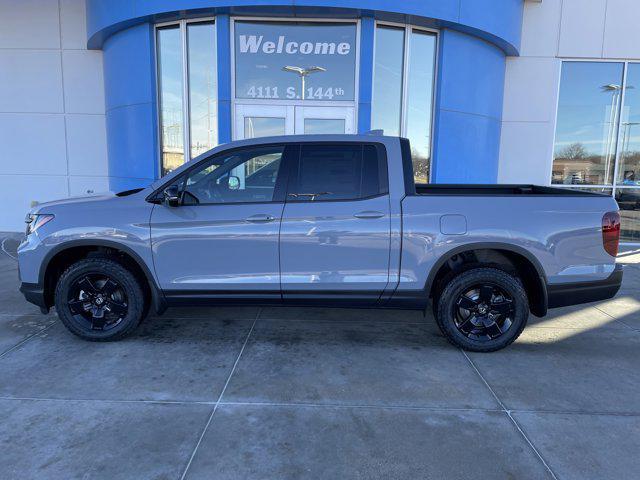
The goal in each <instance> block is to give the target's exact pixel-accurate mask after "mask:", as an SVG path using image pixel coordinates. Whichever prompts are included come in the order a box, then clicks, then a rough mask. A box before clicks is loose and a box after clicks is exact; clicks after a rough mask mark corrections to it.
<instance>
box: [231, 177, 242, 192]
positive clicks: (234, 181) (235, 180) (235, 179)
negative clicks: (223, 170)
mask: <svg viewBox="0 0 640 480" xmlns="http://www.w3.org/2000/svg"><path fill="white" fill-rule="evenodd" d="M228 188H229V190H238V189H239V188H240V179H239V178H238V177H235V176H233V175H232V176H230V177H229V181H228Z"/></svg>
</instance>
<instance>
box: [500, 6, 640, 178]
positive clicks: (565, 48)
mask: <svg viewBox="0 0 640 480" xmlns="http://www.w3.org/2000/svg"><path fill="white" fill-rule="evenodd" d="M639 22H640V1H639V0H543V1H542V2H541V3H540V2H537V1H535V2H534V1H525V8H524V18H523V25H522V47H521V52H520V53H521V56H520V57H510V58H508V59H507V70H506V82H505V83H506V84H505V96H504V110H503V123H502V139H501V148H500V166H499V170H498V181H499V182H501V183H537V184H543V185H544V184H549V183H550V181H551V165H552V159H553V143H554V138H555V117H556V107H557V103H558V90H559V85H560V68H561V61H562V59H563V58H567V59H626V60H638V59H640V28H639V27H638V24H639Z"/></svg>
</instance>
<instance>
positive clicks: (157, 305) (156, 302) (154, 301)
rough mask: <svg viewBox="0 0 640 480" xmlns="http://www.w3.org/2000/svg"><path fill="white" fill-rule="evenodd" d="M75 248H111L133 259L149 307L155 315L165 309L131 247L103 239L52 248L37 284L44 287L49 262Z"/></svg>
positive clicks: (66, 243) (70, 243)
mask: <svg viewBox="0 0 640 480" xmlns="http://www.w3.org/2000/svg"><path fill="white" fill-rule="evenodd" d="M76 247H108V248H113V249H114V250H119V251H121V252H123V253H125V254H126V255H128V256H129V257H131V258H132V259H133V261H134V262H135V263H136V264H137V265H138V267H139V268H140V270H141V271H142V273H143V274H144V276H145V278H146V281H147V284H148V285H149V290H150V291H151V305H152V307H153V309H154V311H155V312H156V313H157V314H159V315H160V314H162V313H164V311H165V310H166V309H167V301H166V299H165V297H164V293H163V292H162V290H161V289H160V287H159V286H158V284H157V282H156V279H155V277H154V276H153V273H152V272H151V270H150V269H149V267H148V266H147V264H146V263H145V262H144V260H142V258H141V257H140V255H138V254H137V253H136V252H135V251H134V250H133V249H132V248H131V247H128V246H126V245H123V244H121V243H118V242H115V241H113V240H104V239H86V240H69V241H68V242H64V243H61V244H59V245H56V246H55V247H53V248H52V249H51V250H50V251H49V252H47V254H46V255H45V257H44V259H43V260H42V264H41V265H40V270H39V272H38V283H39V284H40V285H42V287H43V288H44V287H45V276H46V273H47V269H48V268H49V264H50V263H51V260H52V259H53V258H54V257H55V256H56V255H58V254H59V253H62V252H64V251H65V250H69V249H71V248H76Z"/></svg>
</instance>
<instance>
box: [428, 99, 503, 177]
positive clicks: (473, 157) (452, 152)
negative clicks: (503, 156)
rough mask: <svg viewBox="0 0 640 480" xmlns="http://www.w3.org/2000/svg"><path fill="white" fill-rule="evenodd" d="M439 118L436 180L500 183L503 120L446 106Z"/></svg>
mask: <svg viewBox="0 0 640 480" xmlns="http://www.w3.org/2000/svg"><path fill="white" fill-rule="evenodd" d="M438 121H439V123H440V125H439V128H438V135H439V139H438V150H437V156H436V160H435V162H436V163H437V166H436V175H435V177H434V178H433V181H434V183H496V182H497V179H498V153H499V148H500V128H501V122H500V121H499V120H496V119H493V118H489V117H483V116H480V115H474V114H473V113H463V112H450V111H446V110H445V111H441V112H440V114H439V116H438Z"/></svg>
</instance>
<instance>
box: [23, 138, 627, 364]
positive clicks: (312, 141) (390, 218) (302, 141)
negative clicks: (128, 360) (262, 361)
mask: <svg viewBox="0 0 640 480" xmlns="http://www.w3.org/2000/svg"><path fill="white" fill-rule="evenodd" d="M410 152H411V149H410V145H409V142H408V141H407V140H405V139H400V138H393V137H383V136H367V135H363V136H354V135H348V136H347V135H327V136H290V137H273V138H261V139H253V140H245V141H240V142H235V143H232V144H229V145H223V146H220V147H217V148H215V149H213V150H211V151H210V152H207V153H206V154H204V155H202V156H200V157H198V158H196V159H195V160H193V161H192V162H190V163H187V164H185V165H183V166H182V167H180V168H178V169H177V170H175V171H173V172H171V173H170V174H169V175H167V176H166V177H164V178H162V179H160V180H158V181H156V182H155V183H154V184H152V185H151V186H149V187H148V188H144V189H138V190H131V191H127V192H122V193H119V194H115V195H105V196H94V197H86V198H76V199H68V200H63V201H59V202H50V203H45V204H42V205H38V206H37V207H35V208H34V209H33V210H32V211H31V212H30V213H29V215H28V218H27V225H28V226H27V236H26V239H25V240H24V242H23V243H22V244H21V245H20V247H19V250H18V254H19V263H20V276H21V281H22V286H21V290H22V292H23V293H24V295H25V297H26V298H27V300H29V301H30V302H33V303H35V304H36V305H39V306H40V307H41V308H42V310H43V311H45V312H46V311H48V310H49V308H50V307H52V306H54V305H55V308H56V311H57V313H58V315H59V317H60V318H61V320H62V321H63V322H64V324H65V325H66V326H67V327H68V329H69V330H70V331H71V332H73V333H75V334H76V335H78V336H80V337H82V338H85V339H87V340H96V341H105V340H116V339H120V338H123V337H125V336H126V335H128V334H130V333H131V332H133V331H134V330H135V328H136V327H137V326H138V324H139V323H140V322H141V321H142V319H143V318H144V317H145V315H146V314H147V312H148V311H149V310H150V309H151V310H153V311H155V312H156V313H162V312H163V311H164V310H165V309H166V308H167V307H168V306H174V305H220V304H225V303H232V304H248V303H254V304H275V305H321V306H346V307H366V308H398V309H420V310H422V309H425V308H427V307H428V305H429V304H431V305H432V306H433V310H434V313H435V317H436V320H437V322H438V325H439V327H440V329H441V330H442V332H443V333H444V335H446V337H447V338H448V339H449V340H450V341H451V342H452V343H453V344H454V345H457V346H459V347H462V348H464V349H467V350H473V351H493V350H498V349H500V348H503V347H505V346H507V345H509V344H510V343H511V342H513V341H514V340H515V339H516V338H517V337H518V336H519V335H520V333H521V332H522V330H523V329H524V327H525V325H526V323H527V319H528V317H529V313H532V314H534V315H536V316H544V315H546V313H547V310H548V309H549V308H554V307H561V306H565V305H573V304H578V303H582V302H590V301H595V300H603V299H607V298H611V297H613V296H614V295H615V294H616V292H617V291H618V289H619V287H620V284H621V281H622V270H621V267H620V266H618V265H616V262H615V257H616V254H617V248H618V240H619V235H620V217H619V214H618V207H617V205H616V202H615V201H614V200H613V199H612V198H611V197H607V196H604V195H598V194H593V193H588V192H583V191H578V190H563V189H557V188H550V187H539V186H533V185H490V186H489V185H415V183H414V180H413V178H414V176H413V167H412V160H411V153H410Z"/></svg>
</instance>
